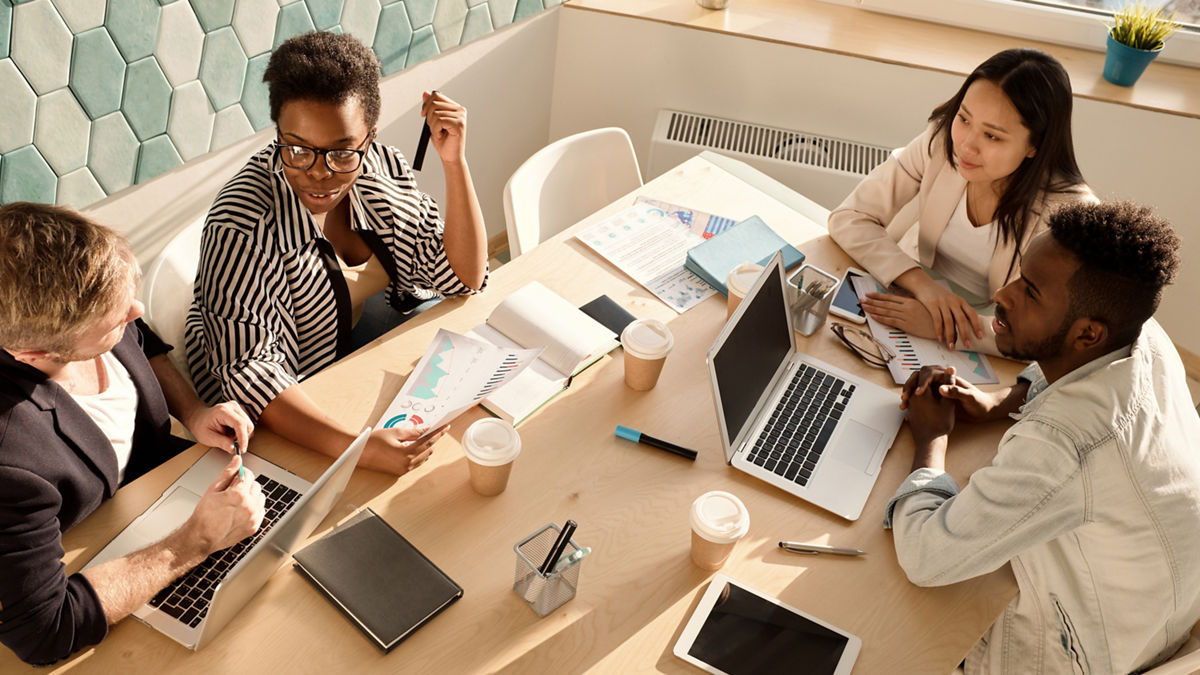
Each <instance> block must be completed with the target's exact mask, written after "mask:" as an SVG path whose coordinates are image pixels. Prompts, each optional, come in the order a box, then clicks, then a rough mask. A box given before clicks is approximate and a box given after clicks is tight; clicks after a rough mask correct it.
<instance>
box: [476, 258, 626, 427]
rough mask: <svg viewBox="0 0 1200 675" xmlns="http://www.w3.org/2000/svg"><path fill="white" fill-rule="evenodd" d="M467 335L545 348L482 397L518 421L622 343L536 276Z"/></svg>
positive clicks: (499, 344) (489, 406)
mask: <svg viewBox="0 0 1200 675" xmlns="http://www.w3.org/2000/svg"><path fill="white" fill-rule="evenodd" d="M467 335H468V336H470V337H474V338H476V339H479V340H483V341H484V342H490V343H491V344H493V345H496V346H497V347H503V348H506V349H537V348H539V347H543V348H545V350H544V351H543V352H542V354H541V356H539V357H538V358H537V359H536V360H535V361H534V362H533V363H531V364H530V365H529V367H528V368H526V369H525V370H523V371H521V372H520V373H519V374H518V375H517V376H516V377H514V378H513V379H512V381H511V382H508V383H507V384H505V385H504V386H502V387H500V388H499V389H497V390H496V391H494V392H492V393H491V394H489V395H488V396H487V398H485V399H483V401H481V404H482V405H483V407H484V408H487V410H488V411H489V412H491V413H492V414H493V415H495V416H497V417H499V418H501V419H504V420H507V421H509V422H511V423H512V424H514V425H516V424H519V423H520V422H521V421H522V420H524V419H525V418H526V417H529V416H530V415H531V414H533V412H534V411H535V410H537V409H538V408H540V407H542V405H543V404H545V403H546V401H549V400H550V399H552V398H554V397H555V396H556V395H557V394H558V393H559V392H561V391H562V390H563V389H566V388H567V385H568V384H569V383H570V379H571V377H573V376H574V375H576V374H577V373H579V371H581V370H583V369H584V368H587V367H588V366H590V365H591V364H593V363H595V362H596V361H598V360H599V359H600V357H601V356H604V355H605V354H607V353H608V352H610V351H612V350H614V349H616V348H617V347H618V346H619V344H620V343H618V342H617V335H616V333H613V332H612V331H611V330H609V329H607V328H605V327H604V326H602V325H600V323H599V322H597V321H596V320H595V319H593V318H591V317H590V316H588V315H586V314H584V313H583V312H581V311H580V310H578V309H576V308H575V307H574V306H572V305H571V303H569V302H567V301H566V300H565V299H563V298H562V296H560V295H558V294H557V293H555V292H554V291H551V290H550V289H548V288H546V287H545V286H543V285H542V284H540V283H538V282H536V281H533V282H530V283H528V284H526V285H525V286H522V287H521V288H520V289H518V290H517V291H516V292H514V293H513V294H512V295H510V296H508V297H507V298H505V299H504V301H503V302H501V303H500V304H499V305H498V306H497V307H496V308H495V309H494V310H492V313H491V315H489V316H488V318H487V321H486V322H485V323H483V324H481V325H479V326H476V327H475V328H474V330H471V331H469V332H468V333H467Z"/></svg>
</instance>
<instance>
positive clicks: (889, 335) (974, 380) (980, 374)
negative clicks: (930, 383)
mask: <svg viewBox="0 0 1200 675" xmlns="http://www.w3.org/2000/svg"><path fill="white" fill-rule="evenodd" d="M938 283H942V284H944V282H941V281H939V282H938ZM854 290H855V292H856V293H858V297H859V298H860V299H861V298H863V297H864V296H866V294H867V293H887V292H888V290H887V289H886V288H884V287H882V286H880V285H879V283H878V282H877V281H875V280H874V279H872V278H870V277H861V276H856V277H854ZM867 325H868V326H870V328H871V335H872V336H874V338H875V339H876V340H879V341H880V342H882V343H883V344H885V345H887V346H888V347H889V348H891V350H892V353H894V354H895V355H896V358H894V359H892V360H891V361H888V370H889V371H891V373H892V379H893V380H895V381H896V384H904V383H905V382H906V381H908V377H909V375H912V374H913V373H915V372H917V371H918V370H920V369H921V366H937V365H940V366H954V370H955V372H956V373H958V376H959V377H961V378H963V379H964V380H966V381H967V382H970V383H971V384H996V383H997V382H999V381H1000V378H999V377H997V376H996V370H995V369H994V368H992V363H991V361H989V360H988V357H987V356H986V355H984V354H978V353H976V352H965V351H962V350H957V351H951V350H950V349H948V348H946V346H945V345H942V344H941V343H939V342H938V341H937V340H932V339H929V338H920V337H915V336H912V335H909V334H908V333H906V332H904V331H902V330H900V329H899V328H892V327H890V326H885V325H883V324H881V323H879V322H878V321H876V320H875V319H872V318H871V316H870V315H867Z"/></svg>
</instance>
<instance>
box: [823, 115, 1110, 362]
mask: <svg viewBox="0 0 1200 675" xmlns="http://www.w3.org/2000/svg"><path fill="white" fill-rule="evenodd" d="M932 137H933V126H932V125H930V126H929V127H928V128H926V129H925V131H924V133H922V134H921V135H920V136H917V137H916V138H914V139H913V140H912V141H911V142H910V143H909V144H908V145H907V146H905V147H903V148H898V149H896V150H894V151H893V152H892V154H891V156H890V157H888V159H887V161H885V162H884V163H883V164H880V165H879V166H877V167H875V169H874V170H873V171H871V173H870V174H869V175H868V176H867V177H866V178H864V179H863V180H862V182H861V183H859V184H858V187H856V188H854V191H853V192H851V193H850V195H849V196H848V197H846V199H845V201H843V202H842V203H841V204H840V205H839V206H838V207H837V208H836V209H834V210H833V211H832V212H831V213H830V214H829V234H830V236H831V237H833V240H834V241H836V242H837V243H838V245H839V246H841V247H842V248H843V249H844V250H845V251H846V253H848V254H849V255H850V257H852V258H854V260H855V261H856V262H857V263H858V264H859V265H860V266H862V267H863V268H864V269H865V270H867V271H868V272H870V273H871V275H872V276H874V277H875V278H876V279H877V280H879V282H880V283H882V284H885V285H889V284H891V283H892V282H893V281H895V279H896V277H898V276H900V275H901V274H903V273H904V272H906V271H908V270H910V269H913V268H914V267H917V266H918V264H917V263H918V262H919V263H920V264H921V265H924V266H925V267H927V268H932V267H933V263H934V260H935V259H936V257H937V245H938V241H939V240H941V238H942V233H943V232H945V231H946V226H947V225H948V224H949V222H950V217H951V216H952V215H953V214H954V209H955V208H956V207H957V206H958V202H959V201H960V200H961V199H962V197H963V193H964V192H965V191H966V189H967V182H966V180H964V179H963V177H962V176H961V175H960V174H959V173H958V170H957V169H955V168H954V167H953V166H951V165H950V162H949V161H948V160H947V159H946V152H945V146H944V145H943V142H942V141H941V139H940V138H939V139H937V140H935V141H934V142H933V147H932V148H931V147H930V139H931V138H932ZM1077 200H1083V201H1092V202H1094V201H1097V199H1096V197H1095V195H1094V194H1092V191H1091V189H1090V188H1088V187H1087V186H1079V187H1078V188H1077V189H1076V190H1075V191H1073V192H1055V193H1047V192H1042V193H1041V194H1040V195H1039V196H1038V199H1037V201H1036V202H1035V203H1034V206H1033V211H1032V213H1031V214H1030V218H1031V222H1030V223H1029V225H1030V227H1027V228H1026V230H1025V236H1024V237H1022V238H1021V241H1020V251H1021V252H1022V253H1024V252H1025V250H1026V249H1028V248H1029V242H1031V241H1032V240H1033V238H1034V237H1035V236H1037V235H1038V234H1040V233H1042V232H1043V231H1045V230H1046V218H1047V217H1048V216H1049V214H1050V213H1051V212H1053V211H1054V209H1055V208H1056V207H1057V206H1059V205H1061V204H1064V203H1067V202H1073V201H1077ZM914 224H915V225H916V226H917V227H916V231H915V232H914V231H912V230H913V225H914ZM1016 245H1017V242H1013V241H1009V242H1006V243H1002V244H999V245H998V246H996V249H995V250H994V251H993V252H992V259H991V262H990V263H989V264H988V269H987V278H988V294H989V295H995V293H996V291H998V290H999V289H1000V288H1001V287H1003V286H1004V285H1005V284H1007V283H1008V282H1009V281H1010V280H1012V279H1014V278H1016V277H1017V276H1018V275H1019V273H1020V270H1021V265H1020V261H1019V260H1018V262H1017V263H1016V264H1014V265H1013V266H1012V271H1011V273H1010V271H1009V263H1010V262H1011V261H1012V257H1013V251H1014V248H1015V246H1016ZM986 312H987V315H985V314H984V313H983V312H981V313H980V319H982V320H983V324H984V337H983V339H982V340H980V339H978V338H974V337H972V339H971V347H972V349H973V350H975V351H980V352H985V353H988V354H997V353H998V352H997V350H996V340H995V337H996V336H995V334H994V333H993V331H992V326H991V319H992V317H991V316H990V315H991V309H990V308H989V309H988V310H986Z"/></svg>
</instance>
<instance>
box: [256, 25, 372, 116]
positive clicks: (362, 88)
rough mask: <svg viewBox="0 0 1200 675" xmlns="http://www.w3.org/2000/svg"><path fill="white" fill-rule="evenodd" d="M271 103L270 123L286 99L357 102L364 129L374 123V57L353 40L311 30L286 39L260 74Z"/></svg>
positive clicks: (351, 37)
mask: <svg viewBox="0 0 1200 675" xmlns="http://www.w3.org/2000/svg"><path fill="white" fill-rule="evenodd" d="M263 82H266V83H267V89H268V90H269V92H270V101H271V121H273V122H278V121H279V111H280V109H282V108H283V104H284V103H287V102H288V101H298V100H304V101H321V102H326V103H333V104H335V105H341V104H342V103H345V102H346V101H347V100H349V99H351V98H355V99H358V102H359V103H360V104H361V105H362V107H363V113H364V114H365V116H366V118H367V119H366V121H367V126H368V127H369V128H372V129H373V128H375V125H376V123H377V122H379V107H380V96H379V58H378V57H376V56H375V52H372V51H371V50H370V49H369V48H368V47H367V46H366V45H364V44H363V43H361V42H359V41H358V39H357V38H355V37H353V36H351V35H346V34H338V33H330V32H328V31H316V32H312V33H305V34H303V35H297V36H296V37H293V38H289V39H288V40H285V41H284V43H283V44H281V45H279V47H278V48H277V49H276V50H275V52H274V53H273V54H271V60H270V61H269V62H268V63H267V70H266V71H265V72H264V73H263Z"/></svg>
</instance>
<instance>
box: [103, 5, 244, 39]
mask: <svg viewBox="0 0 1200 675" xmlns="http://www.w3.org/2000/svg"><path fill="white" fill-rule="evenodd" d="M93 1H94V0H93ZM191 5H192V11H194V12H195V13H196V18H197V19H199V20H200V25H201V26H203V27H204V32H206V33H207V32H210V31H214V30H216V29H218V28H220V27H221V26H228V25H229V23H230V22H231V21H233V0H191Z"/></svg>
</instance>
